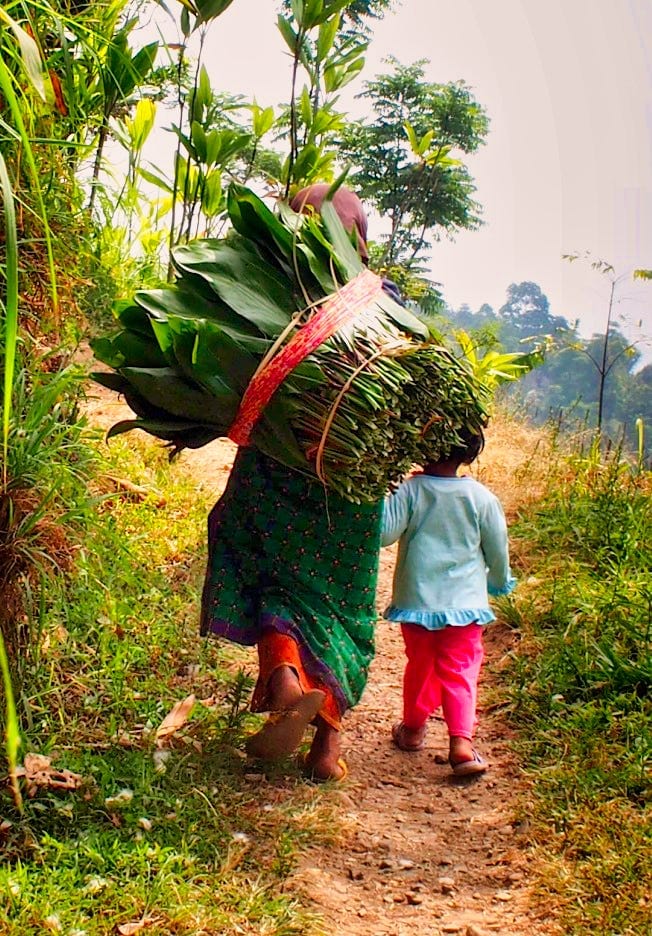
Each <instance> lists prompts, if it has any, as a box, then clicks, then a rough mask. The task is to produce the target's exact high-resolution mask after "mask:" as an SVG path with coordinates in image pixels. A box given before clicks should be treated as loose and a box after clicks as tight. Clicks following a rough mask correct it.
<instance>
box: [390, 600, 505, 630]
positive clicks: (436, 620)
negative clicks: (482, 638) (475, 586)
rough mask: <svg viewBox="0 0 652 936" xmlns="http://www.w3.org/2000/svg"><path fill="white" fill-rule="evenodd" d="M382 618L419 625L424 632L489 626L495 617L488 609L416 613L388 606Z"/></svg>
mask: <svg viewBox="0 0 652 936" xmlns="http://www.w3.org/2000/svg"><path fill="white" fill-rule="evenodd" d="M384 617H385V618H386V619H387V620H388V621H397V622H399V623H401V624H419V625H420V627H425V628H426V630H441V629H442V628H443V627H466V626H467V625H468V624H473V623H477V624H491V622H492V621H495V620H496V615H495V614H494V613H493V611H492V610H491V609H490V608H463V609H462V608H448V609H447V610H445V611H418V610H415V609H414V608H399V607H397V606H396V605H390V606H389V607H388V608H387V609H386V610H385V614H384Z"/></svg>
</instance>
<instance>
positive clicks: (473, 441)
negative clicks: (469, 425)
mask: <svg viewBox="0 0 652 936" xmlns="http://www.w3.org/2000/svg"><path fill="white" fill-rule="evenodd" d="M458 436H459V437H460V439H461V440H462V444H461V445H453V446H452V447H451V448H450V449H449V450H448V452H447V454H446V455H445V456H443V458H442V461H452V462H457V464H458V465H470V464H471V463H472V462H474V461H475V460H476V458H477V457H478V455H479V454H480V452H481V451H482V450H483V448H484V432H483V431H482V429H477V430H475V431H471V430H469V429H461V430H460V431H459V432H458Z"/></svg>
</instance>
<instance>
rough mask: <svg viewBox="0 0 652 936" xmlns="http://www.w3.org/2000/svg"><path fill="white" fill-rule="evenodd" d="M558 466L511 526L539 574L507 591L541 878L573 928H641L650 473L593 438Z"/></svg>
mask: <svg viewBox="0 0 652 936" xmlns="http://www.w3.org/2000/svg"><path fill="white" fill-rule="evenodd" d="M558 469H559V470H558V471H557V473H556V477H555V480H554V482H553V483H552V484H551V487H550V490H549V492H548V494H547V496H546V497H545V498H544V500H543V502H542V503H540V504H539V505H538V506H537V507H536V508H535V509H534V510H532V511H531V512H530V514H529V515H528V516H526V517H524V518H522V520H521V522H520V524H519V525H518V526H517V527H516V528H515V529H514V530H513V536H514V537H515V538H518V539H520V540H521V543H520V544H519V552H521V553H524V554H526V555H527V556H528V563H529V565H530V572H531V576H532V578H531V579H530V580H529V581H528V582H527V583H526V584H524V586H522V588H521V590H520V592H517V593H516V597H515V598H513V599H512V600H511V601H510V602H506V605H505V606H506V610H507V614H508V619H509V620H510V622H511V623H512V624H513V625H515V626H517V627H518V628H519V630H520V632H521V635H522V642H521V648H520V652H519V654H518V656H517V658H516V660H515V662H514V665H513V668H512V673H511V679H512V697H513V709H512V712H513V718H514V722H515V724H516V725H517V726H518V727H519V728H520V732H521V733H520V737H521V740H520V752H521V754H522V757H523V761H524V765H525V769H526V772H527V774H528V776H529V777H530V779H531V781H532V793H533V796H534V811H533V813H532V817H531V818H532V819H533V823H532V835H533V840H534V842H535V843H536V844H537V846H538V849H539V855H540V857H541V864H540V868H541V873H540V878H539V882H538V885H539V890H540V893H541V895H542V897H543V898H544V899H545V901H546V903H547V905H548V906H549V907H550V906H555V905H556V906H557V907H558V910H559V919H560V922H561V924H562V926H563V928H564V929H563V931H564V932H565V933H567V934H573V936H580V934H585V933H591V934H602V936H643V934H646V936H647V933H649V920H650V909H651V908H650V902H649V901H650V898H649V881H650V878H649V868H650V865H651V864H652V822H651V821H650V815H649V811H650V809H649V807H650V803H651V802H652V797H651V788H650V767H651V766H652V729H651V716H652V703H651V698H652V696H651V692H650V690H651V689H652V655H651V649H652V645H651V637H652V624H651V614H650V612H651V609H652V584H651V582H650V574H649V570H650V568H652V523H651V520H652V508H651V498H650V493H651V480H652V479H651V476H650V474H649V473H646V472H638V471H636V470H635V469H633V468H632V467H631V466H630V465H627V464H626V463H624V462H621V461H620V460H619V458H618V456H617V455H616V456H614V457H612V458H609V459H606V460H604V459H602V458H600V456H599V455H598V453H597V451H596V450H594V451H592V452H591V453H589V455H588V456H586V457H583V458H574V459H571V460H570V461H567V462H563V463H560V465H559V466H558ZM528 805H529V806H530V805H531V804H528Z"/></svg>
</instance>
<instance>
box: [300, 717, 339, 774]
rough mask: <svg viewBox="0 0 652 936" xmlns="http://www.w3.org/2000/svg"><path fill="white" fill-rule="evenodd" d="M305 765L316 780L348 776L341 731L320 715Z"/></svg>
mask: <svg viewBox="0 0 652 936" xmlns="http://www.w3.org/2000/svg"><path fill="white" fill-rule="evenodd" d="M305 767H306V771H307V773H308V774H309V775H310V776H311V777H312V778H313V779H314V780H342V779H343V777H344V776H346V766H344V762H343V761H342V748H341V744H340V733H339V731H337V729H335V728H333V727H332V725H329V724H328V722H326V721H324V719H323V718H320V717H319V716H318V717H317V731H316V732H315V737H314V739H313V742H312V745H311V747H310V750H309V751H308V754H307V755H306V759H305Z"/></svg>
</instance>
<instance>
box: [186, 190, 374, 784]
mask: <svg viewBox="0 0 652 936" xmlns="http://www.w3.org/2000/svg"><path fill="white" fill-rule="evenodd" d="M328 189H329V186H328V185H327V184H320V185H313V186H310V187H309V188H307V189H303V190H302V191H301V192H299V193H298V194H297V195H296V196H295V197H294V199H293V200H292V203H291V207H292V208H293V209H294V210H295V211H299V212H300V211H305V210H306V209H308V210H310V208H312V209H313V210H315V211H319V210H320V208H321V205H322V202H323V201H324V199H325V196H326V193H327V192H328ZM332 204H333V207H334V208H335V210H336V212H337V214H338V216H339V218H340V220H341V221H342V224H343V225H344V227H345V228H346V229H347V231H349V232H350V233H351V232H353V231H355V233H356V235H357V240H358V250H359V253H360V256H361V258H362V259H363V261H366V259H367V249H366V235H367V219H366V215H365V213H364V210H363V208H362V204H361V202H360V200H359V198H358V197H357V196H356V195H355V194H354V193H353V192H351V191H349V190H347V189H345V188H340V189H338V190H337V192H336V193H335V195H334V196H333V199H332ZM381 509H382V503H381V502H379V503H375V504H368V503H367V504H360V505H357V504H352V503H350V502H349V501H347V500H345V499H344V498H342V497H340V496H339V495H337V494H335V493H333V492H328V493H327V492H326V489H325V488H324V487H323V486H322V485H321V484H320V483H319V482H318V481H313V480H310V479H309V478H307V477H305V476H304V475H302V474H300V473H298V472H296V471H291V470H290V469H288V468H286V467H285V466H283V465H281V464H280V463H279V462H276V461H274V460H272V459H270V458H268V457H267V456H265V455H263V454H261V453H260V452H259V451H258V450H257V449H255V448H252V447H246V448H240V449H239V451H238V454H237V456H236V459H235V462H234V465H233V468H232V471H231V475H230V477H229V481H228V484H227V487H226V490H225V492H224V494H223V495H222V497H221V498H220V500H219V501H218V502H217V504H216V505H215V507H214V508H213V510H212V511H211V514H210V516H209V519H208V565H207V571H206V579H205V584H204V590H203V596H202V617H201V632H202V634H204V635H208V634H212V635H214V636H218V637H224V638H226V639H227V640H231V641H234V642H236V643H239V644H244V645H250V646H251V645H254V644H255V645H256V647H257V650H258V661H259V674H258V680H257V683H256V687H255V690H254V694H253V698H252V703H251V708H252V710H253V711H254V712H270V713H271V714H270V716H269V718H268V720H267V722H266V723H265V724H264V725H263V727H262V728H261V730H260V731H259V732H257V733H256V734H255V735H252V736H251V738H250V739H249V740H248V742H247V751H248V753H249V754H251V755H252V756H255V757H260V758H262V759H266V760H275V759H279V758H282V757H285V756H287V755H289V754H291V753H292V752H293V751H295V750H296V749H297V747H298V746H299V745H300V743H301V741H302V739H303V736H304V733H305V731H306V729H307V727H308V725H309V724H310V723H311V722H313V721H314V724H315V726H316V732H315V736H314V739H313V742H312V745H311V748H310V751H309V752H308V754H307V756H306V758H305V768H306V773H307V774H308V775H309V776H311V777H312V778H313V779H315V780H341V779H343V778H344V777H345V776H346V773H347V768H346V764H345V762H344V760H343V759H342V757H341V752H340V730H341V723H342V716H343V715H344V712H345V711H346V710H347V709H348V708H351V707H352V706H353V705H355V704H356V703H357V702H358V701H359V699H360V696H361V695H362V691H363V690H364V687H365V683H366V680H367V672H368V668H369V664H370V663H371V660H372V658H373V654H374V623H375V618H376V611H375V603H374V599H375V591H376V579H377V571H378V550H379V545H380V520H381Z"/></svg>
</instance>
